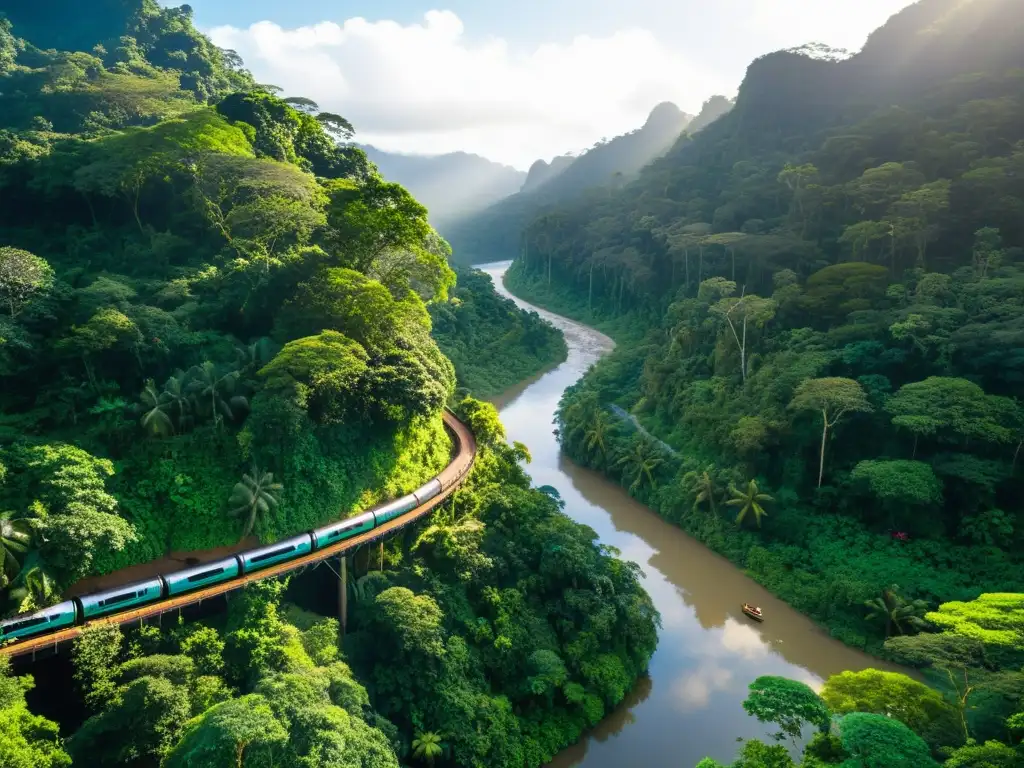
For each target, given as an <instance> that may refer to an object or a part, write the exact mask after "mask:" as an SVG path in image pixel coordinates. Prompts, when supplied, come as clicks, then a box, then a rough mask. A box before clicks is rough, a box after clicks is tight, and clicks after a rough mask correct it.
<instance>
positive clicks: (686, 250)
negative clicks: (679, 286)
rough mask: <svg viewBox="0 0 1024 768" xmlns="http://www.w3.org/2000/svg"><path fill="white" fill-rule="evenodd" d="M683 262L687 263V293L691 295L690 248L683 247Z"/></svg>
mask: <svg viewBox="0 0 1024 768" xmlns="http://www.w3.org/2000/svg"><path fill="white" fill-rule="evenodd" d="M683 263H684V264H685V265H686V295H687V296H689V295H690V249H689V248H683Z"/></svg>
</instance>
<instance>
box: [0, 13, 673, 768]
mask: <svg viewBox="0 0 1024 768" xmlns="http://www.w3.org/2000/svg"><path fill="white" fill-rule="evenodd" d="M57 11H59V13H58V12H57ZM11 19H12V20H13V21H14V23H13V24H12V23H11V20H8V19H5V18H2V17H0V197H2V198H3V200H4V201H5V204H4V206H3V207H2V209H0V561H2V562H0V565H2V569H0V600H2V605H0V610H2V612H3V614H4V615H10V614H12V613H18V612H21V611H27V610H30V609H32V608H35V607H38V606H41V605H49V604H52V603H54V602H55V601H57V600H59V599H60V598H61V596H62V594H63V593H64V592H65V590H66V589H68V588H69V587H70V586H71V585H72V584H74V583H75V582H77V581H79V580H80V579H82V578H83V577H86V576H89V575H92V574H99V573H106V572H109V571H112V570H115V569H118V568H120V567H122V566H126V565H131V564H134V563H139V562H142V561H147V560H151V559H155V558H160V557H162V556H165V555H168V554H169V553H171V552H175V553H178V554H179V555H180V554H181V550H197V549H205V548H209V547H214V546H219V545H228V544H235V543H236V542H238V541H239V539H243V540H245V539H246V537H248V536H250V535H255V536H258V537H259V538H260V539H262V540H273V539H277V538H280V537H281V536H283V535H286V534H291V533H295V532H299V531H305V530H308V529H309V528H311V527H313V526H315V525H317V524H318V523H322V522H324V521H327V520H333V519H337V518H339V517H344V516H346V515H347V514H350V513H352V512H354V511H356V510H359V509H365V508H366V507H367V506H369V505H371V504H373V503H375V502H376V501H378V500H382V499H387V498H392V497H395V496H398V495H400V494H401V493H404V492H406V491H408V490H410V489H411V488H413V487H415V486H416V485H418V484H419V483H421V482H422V481H423V480H425V479H426V478H428V477H430V476H432V475H434V474H436V473H437V471H438V470H439V469H440V468H441V467H443V466H444V465H445V464H447V462H448V461H449V452H450V441H449V439H448V437H447V436H446V434H445V433H444V431H443V429H442V424H441V409H442V407H443V406H444V405H445V404H446V403H449V402H454V401H453V400H452V395H453V394H454V391H455V388H456V375H457V374H456V371H455V368H454V367H453V365H452V363H451V361H450V360H449V359H448V358H446V357H445V355H444V354H442V352H441V349H440V348H439V344H440V345H441V346H442V347H443V348H444V349H447V350H449V351H450V352H451V354H452V357H453V358H455V359H456V361H457V362H458V363H459V373H458V377H459V379H460V381H461V385H462V387H463V388H468V389H472V390H474V391H478V390H483V391H490V392H493V391H497V390H499V389H501V388H503V387H505V386H508V385H510V384H512V383H514V381H515V377H517V376H528V375H530V374H532V373H533V372H534V371H536V370H538V369H539V368H541V367H543V366H546V365H549V364H550V363H552V362H554V361H556V360H558V359H561V357H563V356H564V354H565V346H564V342H563V341H562V340H561V337H560V334H558V333H557V332H556V331H555V330H554V329H553V328H551V326H549V325H547V324H546V323H543V322H542V321H540V319H539V318H538V317H537V316H536V315H528V314H526V313H522V312H519V311H517V310H515V309H514V307H513V306H512V305H511V304H510V303H509V302H507V301H505V300H502V299H499V297H498V296H497V295H496V293H495V292H494V290H493V287H492V286H491V285H490V282H489V281H488V280H487V279H486V278H485V277H483V276H482V275H480V274H479V273H471V272H466V273H464V274H463V275H462V280H463V282H464V284H463V285H461V286H456V284H455V281H456V275H455V273H454V272H453V271H452V270H451V268H450V267H449V266H448V263H447V259H448V257H449V255H450V249H449V247H448V245H447V243H445V241H444V240H443V239H441V238H440V237H439V236H438V235H437V233H436V232H435V231H434V230H433V229H432V228H431V226H430V225H429V223H428V221H427V210H426V209H425V208H424V207H423V206H422V205H420V204H419V203H418V202H417V201H416V200H415V199H414V198H413V197H412V196H411V195H410V194H409V193H408V192H407V191H406V190H405V189H404V188H402V187H401V186H400V185H398V184H396V183H393V182H389V181H387V180H386V179H384V178H383V177H382V176H381V175H380V174H379V173H378V172H377V169H376V168H375V167H374V166H373V165H372V163H370V162H368V160H367V158H366V156H365V154H364V153H363V152H362V151H361V150H359V149H358V148H356V147H354V146H352V145H351V143H350V142H349V140H350V139H351V138H352V128H351V126H350V125H349V124H348V123H347V121H346V120H345V119H344V118H343V117H341V116H339V115H336V114H330V113H324V112H321V111H319V109H318V108H317V107H316V105H315V104H313V103H312V102H311V101H310V100H308V99H305V98H302V97H301V96H292V97H288V98H285V99H282V98H279V97H278V96H276V95H275V93H276V89H275V88H274V87H273V86H270V85H266V86H263V85H258V84H256V83H254V82H253V79H252V77H251V75H250V74H249V73H248V72H247V71H246V70H245V69H244V68H243V65H242V62H241V61H240V60H239V59H238V57H237V56H236V55H235V54H234V53H233V52H231V51H222V50H219V49H217V48H216V47H214V46H213V45H212V44H210V42H209V41H208V40H207V39H206V38H205V37H203V36H202V35H200V34H199V33H198V32H197V31H196V30H195V28H194V27H193V25H192V21H191V11H190V9H189V8H188V7H187V6H182V7H181V8H175V9H163V8H160V7H159V6H157V5H156V4H155V3H154V2H152V0H128V1H125V2H116V3H106V2H91V3H85V4H63V5H62V6H61V8H60V9H56V10H54V9H53V8H49V10H48V11H47V12H46V13H44V12H43V10H42V9H41V8H29V7H28V6H24V7H19V8H18V9H17V10H16V11H12V12H11ZM78 21H80V22H81V23H80V24H78V23H76V22H78ZM58 22H59V25H58ZM19 25H23V26H24V27H25V28H26V29H27V30H29V31H30V32H31V34H32V36H29V35H28V34H27V33H22V30H21V29H20V27H19ZM33 36H36V37H37V39H39V40H40V41H45V43H44V42H40V44H39V45H44V44H45V45H46V46H48V47H47V48H46V49H42V48H41V47H39V46H37V45H36V44H34V41H33ZM49 46H68V48H51V47H49ZM432 316H433V318H434V319H435V320H436V323H437V328H436V336H437V339H438V341H437V342H435V341H434V339H433V338H432V336H431V331H432V330H434V329H433V327H432V321H431V317H432ZM498 344H501V345H502V347H503V352H504V357H502V356H501V354H500V351H499V350H498V349H497V347H496V345H498ZM460 408H461V411H462V418H463V419H464V420H465V421H466V422H468V423H469V424H470V425H471V427H472V428H473V431H474V433H475V434H476V436H477V438H478V442H479V444H480V454H479V457H478V459H477V464H476V469H475V470H474V474H473V475H472V477H471V479H470V481H469V483H468V484H467V486H466V487H465V488H463V489H461V490H460V491H459V492H458V493H457V494H456V496H455V498H454V501H453V503H452V505H450V506H448V507H446V508H445V511H444V513H443V514H442V515H439V516H436V517H435V518H434V519H432V520H430V521H427V522H425V524H424V525H423V526H421V528H420V529H419V530H418V531H417V530H412V531H410V532H409V536H407V537H405V538H403V537H398V538H396V539H394V540H392V541H389V542H388V545H387V557H386V558H385V560H384V561H383V562H377V563H375V568H374V571H375V572H374V574H373V576H372V577H370V576H368V575H367V574H366V567H365V566H367V563H366V562H365V558H364V562H363V563H362V565H360V563H358V562H353V579H352V581H351V582H350V585H351V589H352V594H351V596H350V599H351V603H352V605H353V611H352V613H351V614H350V617H351V621H350V629H352V630H354V631H355V635H354V636H353V637H352V638H351V639H350V640H349V641H347V642H346V644H345V646H344V650H345V652H346V653H347V654H349V658H350V659H351V661H352V664H353V667H354V668H355V670H356V674H357V675H358V681H357V678H356V677H353V674H352V671H351V669H350V668H349V666H348V665H347V664H346V663H345V661H344V660H343V659H344V658H345V657H344V656H343V655H342V654H341V652H340V650H339V648H340V646H339V638H338V626H337V622H336V621H334V620H331V619H328V620H324V619H323V618H322V617H320V616H316V615H313V614H309V613H306V612H303V611H301V610H298V609H297V608H295V606H294V605H290V604H288V603H287V602H285V601H283V594H284V589H285V585H284V584H282V583H279V582H269V583H261V584H259V585H257V586H254V587H252V588H251V589H246V590H243V591H242V592H241V593H240V594H239V595H238V596H237V599H233V600H232V602H231V607H230V610H229V612H228V615H227V616H220V617H215V618H214V619H213V620H212V621H210V622H209V623H208V624H183V625H181V626H177V627H168V626H167V622H164V629H163V630H161V629H159V628H154V627H143V628H139V629H134V630H133V631H132V632H131V633H130V634H129V635H128V636H126V637H122V636H121V634H120V632H119V631H117V630H116V629H112V628H110V627H102V628H100V629H96V630H90V631H87V632H86V633H85V635H84V636H83V637H82V638H81V639H80V640H78V641H77V642H76V645H75V648H74V652H73V654H72V656H73V662H74V668H75V681H76V685H75V687H74V689H72V688H71V687H70V685H69V684H65V685H63V686H62V687H61V690H60V694H59V695H54V693H53V691H52V690H50V691H48V692H45V693H44V694H43V695H42V696H36V695H35V693H33V692H32V690H31V689H32V685H33V683H32V680H31V678H30V677H27V676H20V677H16V676H13V675H12V673H11V671H10V669H9V668H8V665H7V663H6V658H4V660H3V667H2V668H0V764H3V765H4V766H12V767H15V766H16V767H17V768H30V767H31V768H49V767H51V766H52V767H55V766H66V765H69V764H70V762H71V761H72V760H73V761H74V764H75V765H82V766H86V765H90V766H91V765H104V766H119V765H123V766H156V765H164V766H190V768H197V766H209V768H214V767H215V766H216V768H220V767H221V766H223V765H225V764H228V763H230V764H232V765H235V764H237V765H239V766H249V767H250V768H254V767H255V766H265V765H270V764H273V765H283V766H296V767H297V766H304V767H305V768H317V767H318V766H322V767H323V768H326V767H327V766H337V765H346V766H363V767H365V768H371V766H372V767H373V768H384V766H397V765H398V764H399V762H398V761H399V759H400V758H401V759H403V760H404V759H406V757H407V756H408V757H409V758H410V759H417V760H430V761H431V762H434V763H435V764H437V765H453V766H463V765H464V766H479V765H507V766H510V768H511V767H512V766H515V768H520V766H523V765H529V766H538V765H540V764H542V763H543V762H545V761H547V760H549V759H550V758H551V757H552V756H553V754H554V753H555V751H557V750H558V749H560V748H561V747H564V746H566V745H567V744H569V743H571V742H572V741H574V740H576V739H577V738H579V736H580V734H581V733H582V731H583V729H584V728H587V727H589V726H591V725H593V724H594V723H596V722H597V720H598V719H600V717H601V716H602V715H603V713H604V712H605V711H606V710H607V709H608V708H609V707H612V706H614V705H615V704H617V703H618V702H619V701H620V700H621V699H622V698H623V696H624V695H625V693H626V692H627V691H628V690H629V688H630V687H631V686H632V684H633V682H634V681H635V680H636V678H637V676H638V675H639V674H640V673H641V672H642V671H643V670H644V668H645V667H646V665H647V661H648V660H649V658H650V655H651V653H652V652H653V649H654V645H655V643H656V639H657V638H656V632H655V630H656V624H657V621H658V617H657V613H656V612H655V611H654V610H653V608H652V607H651V604H650V600H649V599H648V597H647V595H646V594H645V593H644V591H643V589H642V588H641V587H640V585H639V573H638V569H637V568H636V566H634V565H632V564H626V563H623V562H621V561H619V560H617V559H615V558H614V557H612V556H611V555H610V554H609V553H608V552H606V551H605V550H604V549H602V548H601V547H600V546H599V545H597V543H596V542H595V537H594V534H593V532H592V531H590V530H589V529H587V528H585V527H582V526H579V525H576V524H574V523H572V522H571V521H570V520H569V519H568V518H567V517H566V516H565V515H563V514H562V512H561V511H560V509H559V503H558V501H557V499H555V498H552V497H551V496H550V495H548V494H546V493H543V492H541V491H538V490H535V489H531V488H530V482H529V478H528V477H527V476H526V475H525V474H524V472H523V470H522V468H521V466H520V464H521V463H522V462H525V461H528V459H529V456H528V452H527V450H526V448H525V447H524V446H521V445H516V446H509V445H508V444H507V443H506V442H505V441H504V439H503V433H502V429H501V425H500V423H499V422H498V419H497V413H496V411H495V410H494V408H493V407H492V406H489V405H485V404H484V403H481V402H478V401H475V400H470V399H466V400H463V401H462V403H461V405H460ZM541 542H543V543H544V544H545V545H547V546H543V545H542V543H541ZM171 567H172V568H174V567H180V565H177V566H171ZM323 572H324V573H326V572H327V571H326V570H324V571H323ZM336 583H337V582H333V584H336ZM607 590H611V591H612V592H614V594H615V599H614V600H609V599H607V595H608V592H607ZM293 591H294V592H295V594H294V595H293V597H294V598H295V600H296V601H305V598H308V597H309V596H310V595H309V594H307V593H306V592H304V591H303V590H301V589H296V590H293ZM335 604H336V603H335ZM396 659H397V661H396ZM359 681H361V682H359ZM30 702H31V703H32V706H33V707H41V708H42V709H43V710H44V711H45V712H46V713H47V714H49V715H51V716H52V717H58V718H61V722H60V723H59V724H58V723H54V722H52V721H50V720H47V719H45V718H44V717H42V716H39V715H37V714H33V713H32V712H31V711H30V710H29V703H30ZM385 716H386V718H388V719H385Z"/></svg>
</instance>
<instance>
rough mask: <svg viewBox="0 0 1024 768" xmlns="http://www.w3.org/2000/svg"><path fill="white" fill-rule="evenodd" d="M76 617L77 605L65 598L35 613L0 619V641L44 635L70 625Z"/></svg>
mask: <svg viewBox="0 0 1024 768" xmlns="http://www.w3.org/2000/svg"><path fill="white" fill-rule="evenodd" d="M77 619H78V605H77V604H76V603H75V601H74V600H66V601H64V602H63V603H57V605H51V606H50V607H49V608H43V609H42V610H41V611H36V612H35V613H30V614H27V615H22V616H15V617H14V618H13V619H7V620H6V621H0V643H3V642H8V641H13V640H19V639H21V638H23V637H34V636H35V635H44V634H46V633H47V632H53V631H54V630H57V629H61V628H63V627H70V626H73V625H74V623H75V621H77Z"/></svg>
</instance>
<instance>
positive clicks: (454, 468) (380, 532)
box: [0, 410, 476, 659]
mask: <svg viewBox="0 0 1024 768" xmlns="http://www.w3.org/2000/svg"><path fill="white" fill-rule="evenodd" d="M444 424H445V427H447V428H448V431H449V432H450V433H451V434H452V437H453V438H454V443H455V455H454V457H453V458H452V460H451V462H449V464H448V466H447V467H445V468H444V469H443V470H441V473H440V474H439V475H438V476H437V479H438V480H440V481H441V493H439V494H438V495H437V496H434V497H433V498H431V499H428V500H427V501H426V502H425V503H424V504H421V505H420V506H418V507H415V508H414V509H412V510H410V511H408V512H406V513H405V514H403V515H401V516H399V517H396V518H394V519H393V520H389V521H387V522H386V523H384V524H383V525H380V526H378V527H376V528H374V529H373V530H370V531H367V532H366V533H363V534H360V535H358V536H354V537H352V538H350V539H345V540H343V541H340V542H338V543H337V544H332V545H331V546H328V547H324V548H323V549H318V550H315V551H313V552H310V553H309V554H307V555H303V556H301V557H297V558H295V559H294V560H288V561H286V562H283V563H279V564H278V565H274V566H271V567H269V568H265V569H263V570H259V571H256V572H255V573H249V574H245V575H243V576H240V577H238V578H236V579H233V580H232V581H227V582H223V583H221V584H216V585H213V586H210V587H206V588H204V589H198V590H196V591H194V592H188V593H186V594H183V595H178V596H176V597H171V598H168V599H166V600H161V601H160V602H158V603H152V604H149V605H145V606H141V607H139V608H135V609H132V610H127V611H124V612H122V613H115V614H111V615H109V616H103V617H102V618H97V619H94V620H92V621H87V622H85V623H83V624H80V625H78V626H74V627H68V628H67V629H62V630H59V631H57V632H53V633H51V634H48V635H42V636H40V637H34V638H27V639H25V640H21V641H15V642H13V643H11V644H9V645H6V646H3V647H0V654H4V655H5V656H8V657H10V658H12V659H13V658H17V657H21V656H26V655H31V656H32V657H33V658H35V655H36V654H37V653H39V652H40V651H53V652H56V651H58V650H59V647H60V645H61V644H63V643H68V642H70V641H71V640H74V639H75V638H76V637H78V636H79V635H80V634H81V633H82V630H83V629H85V628H86V627H89V626H92V625H95V624H118V625H124V624H135V623H142V622H145V621H146V620H148V619H153V618H157V617H160V616H163V615H164V614H166V613H172V612H176V611H180V610H181V609H182V608H185V607H186V606H189V605H195V604H197V603H201V602H203V600H209V599H210V598H214V597H219V596H221V595H225V594H228V593H229V592H234V591H235V590H238V589H241V588H243V587H245V586H246V585H247V584H251V583H252V582H254V581H262V580H263V579H272V578H275V577H277V576H282V575H284V574H286V573H289V572H291V571H296V570H300V569H302V568H306V567H308V566H310V565H315V564H317V563H320V562H322V561H324V560H327V559H329V558H331V557H338V556H339V555H344V554H346V553H347V552H349V551H351V550H355V549H358V548H359V547H361V546H365V545H367V544H371V543H373V542H375V541H378V540H380V539H383V538H386V537H387V536H389V535H391V534H393V533H395V532H396V531H400V530H402V529H403V528H406V527H407V526H409V525H411V524H413V523H415V522H417V521H418V520H420V519H421V518H423V517H425V516H426V515H428V514H430V513H431V512H432V511H433V510H434V509H436V508H437V507H438V506H440V505H441V504H442V503H443V502H444V501H445V500H447V499H448V498H449V497H450V496H451V495H452V494H453V493H454V492H455V490H456V489H457V488H458V487H459V486H460V485H462V483H463V481H464V480H465V479H466V476H467V475H468V474H469V471H470V469H472V467H473V462H474V460H475V459H476V440H475V439H474V438H473V433H472V432H470V431H469V428H468V427H467V426H466V425H465V424H463V423H462V422H461V421H459V419H458V418H457V417H456V416H455V414H453V413H452V412H451V411H448V410H445V411H444Z"/></svg>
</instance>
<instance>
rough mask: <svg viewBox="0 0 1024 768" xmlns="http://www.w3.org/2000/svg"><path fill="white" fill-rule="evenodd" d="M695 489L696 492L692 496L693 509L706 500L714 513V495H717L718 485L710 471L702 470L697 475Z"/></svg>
mask: <svg viewBox="0 0 1024 768" xmlns="http://www.w3.org/2000/svg"><path fill="white" fill-rule="evenodd" d="M695 490H696V492H697V493H696V495H695V496H694V497H693V508H694V510H696V509H697V507H699V506H700V505H701V504H703V503H704V502H705V501H706V502H707V503H708V506H709V507H711V514H712V515H713V514H715V496H717V495H718V486H717V485H716V484H715V478H714V477H713V476H712V475H711V473H710V472H708V471H707V470H704V471H703V472H701V473H700V474H699V475H697V478H696V486H695Z"/></svg>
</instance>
